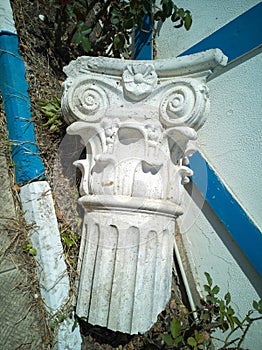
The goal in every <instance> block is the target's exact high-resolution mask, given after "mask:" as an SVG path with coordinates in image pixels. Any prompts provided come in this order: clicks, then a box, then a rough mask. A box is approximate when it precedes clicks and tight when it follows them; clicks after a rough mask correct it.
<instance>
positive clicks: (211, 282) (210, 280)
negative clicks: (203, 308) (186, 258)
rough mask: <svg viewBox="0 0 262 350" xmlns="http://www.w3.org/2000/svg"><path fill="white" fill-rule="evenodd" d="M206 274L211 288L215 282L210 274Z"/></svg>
mask: <svg viewBox="0 0 262 350" xmlns="http://www.w3.org/2000/svg"><path fill="white" fill-rule="evenodd" d="M204 274H205V276H206V279H207V283H208V285H209V286H210V287H211V286H212V284H213V281H212V278H211V276H210V274H209V273H208V272H204Z"/></svg>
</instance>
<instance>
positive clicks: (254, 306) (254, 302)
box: [253, 300, 259, 310]
mask: <svg viewBox="0 0 262 350" xmlns="http://www.w3.org/2000/svg"><path fill="white" fill-rule="evenodd" d="M253 308H254V309H255V310H258V308H259V305H258V302H257V301H256V300H254V301H253Z"/></svg>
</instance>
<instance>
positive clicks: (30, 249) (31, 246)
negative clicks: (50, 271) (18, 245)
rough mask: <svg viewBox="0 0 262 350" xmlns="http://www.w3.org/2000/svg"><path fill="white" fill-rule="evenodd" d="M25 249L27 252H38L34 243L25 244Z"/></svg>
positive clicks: (31, 253) (34, 253)
mask: <svg viewBox="0 0 262 350" xmlns="http://www.w3.org/2000/svg"><path fill="white" fill-rule="evenodd" d="M23 249H24V251H25V252H26V253H28V254H30V255H33V256H36V254H37V250H36V248H34V247H33V245H32V244H31V243H27V244H25V245H24V246H23Z"/></svg>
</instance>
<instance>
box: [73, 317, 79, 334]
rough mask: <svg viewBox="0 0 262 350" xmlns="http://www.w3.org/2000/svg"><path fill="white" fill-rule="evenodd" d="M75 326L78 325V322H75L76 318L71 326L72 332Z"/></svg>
mask: <svg viewBox="0 0 262 350" xmlns="http://www.w3.org/2000/svg"><path fill="white" fill-rule="evenodd" d="M77 325H78V321H77V318H75V320H74V324H73V326H72V332H74V330H75V329H76V327H77Z"/></svg>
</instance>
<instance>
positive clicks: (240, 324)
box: [232, 316, 242, 328]
mask: <svg viewBox="0 0 262 350" xmlns="http://www.w3.org/2000/svg"><path fill="white" fill-rule="evenodd" d="M232 320H233V321H234V322H235V324H237V325H238V326H239V327H240V328H242V322H241V321H240V320H239V318H238V317H236V316H233V317H232Z"/></svg>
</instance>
